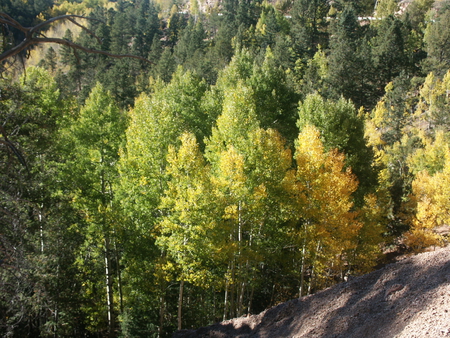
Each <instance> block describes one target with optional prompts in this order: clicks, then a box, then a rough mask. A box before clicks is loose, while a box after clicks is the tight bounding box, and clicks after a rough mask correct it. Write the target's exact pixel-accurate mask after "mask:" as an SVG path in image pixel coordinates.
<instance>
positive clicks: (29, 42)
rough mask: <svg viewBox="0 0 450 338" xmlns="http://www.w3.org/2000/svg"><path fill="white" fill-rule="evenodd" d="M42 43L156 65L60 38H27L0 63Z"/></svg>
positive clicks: (1, 59)
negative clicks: (31, 46)
mask: <svg viewBox="0 0 450 338" xmlns="http://www.w3.org/2000/svg"><path fill="white" fill-rule="evenodd" d="M41 43H57V44H60V45H65V46H68V47H71V48H73V49H78V50H81V51H83V52H86V53H91V54H101V55H106V56H109V57H112V58H116V59H123V58H132V59H137V60H141V61H145V62H147V63H150V64H154V63H153V62H151V61H150V60H147V59H146V58H143V57H141V56H137V55H131V54H112V53H109V52H105V51H102V50H98V49H92V48H86V47H83V46H81V45H79V44H77V43H74V42H72V41H68V40H64V39H59V38H26V39H25V40H23V41H22V42H21V43H20V44H19V45H17V46H16V47H14V48H11V49H10V50H7V51H6V52H4V53H3V54H0V62H1V61H3V60H6V59H7V58H9V57H11V56H14V55H16V54H18V53H20V52H21V51H23V50H24V49H26V48H27V47H28V46H30V45H36V44H41Z"/></svg>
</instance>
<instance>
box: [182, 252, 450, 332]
mask: <svg viewBox="0 0 450 338" xmlns="http://www.w3.org/2000/svg"><path fill="white" fill-rule="evenodd" d="M173 337H174V338H191V337H217V338H219V337H220V338H223V337H240V338H244V337H245V338H247V337H248V338H249V337H255V338H256V337H258V338H266V337H267V338H269V337H270V338H274V337H292V338H306V337H308V338H314V337H321V338H325V337H329V338H331V337H333V338H338V337H341V338H344V337H345V338H361V337H383V338H389V337H392V338H394V337H395V338H414V337H415V338H419V337H433V338H435V337H450V246H448V247H446V248H440V249H436V250H435V251H432V252H427V253H423V254H419V255H416V256H410V257H406V258H403V259H401V260H400V261H398V262H396V263H392V264H390V265H387V266H385V267H384V268H382V269H380V270H377V271H374V272H372V273H370V274H367V275H364V276H361V277H357V278H354V279H352V280H350V281H348V282H345V283H341V284H338V285H335V286H333V287H331V288H328V289H326V290H323V291H321V292H318V293H316V294H314V295H311V296H307V297H303V298H300V299H294V300H291V301H289V302H286V303H283V304H280V305H277V306H275V307H273V308H270V309H268V310H266V311H264V312H262V313H260V314H259V315H253V316H249V317H242V318H237V319H232V320H228V321H225V322H222V323H218V324H214V325H212V326H209V327H204V328H200V329H197V330H184V331H178V332H176V333H174V335H173Z"/></svg>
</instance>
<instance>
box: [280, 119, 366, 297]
mask: <svg viewBox="0 0 450 338" xmlns="http://www.w3.org/2000/svg"><path fill="white" fill-rule="evenodd" d="M294 158H295V160H296V164H297V166H296V169H292V170H291V171H290V172H289V173H288V175H287V177H286V179H285V181H284V186H285V189H286V191H287V193H288V194H289V197H290V199H291V201H292V204H291V208H292V210H291V213H292V221H293V222H292V227H291V230H290V231H291V232H290V234H291V236H292V238H294V239H295V243H296V245H297V247H298V257H299V261H300V267H299V271H298V273H299V291H298V294H299V296H302V295H304V294H306V292H307V291H306V290H307V289H306V283H307V280H306V277H307V273H306V270H307V268H308V267H309V268H310V269H311V271H310V273H309V280H308V282H309V283H308V284H309V286H308V288H309V290H311V289H314V288H315V287H317V286H318V285H320V284H322V283H325V284H326V282H327V278H331V277H332V275H333V274H336V275H338V276H343V275H345V274H346V271H344V269H345V267H344V266H345V264H344V263H345V258H344V257H345V256H346V253H347V252H349V251H351V250H352V249H354V248H355V247H356V238H357V235H358V231H359V229H360V228H361V223H360V222H359V221H358V220H357V218H356V213H355V212H354V211H353V205H354V204H353V197H352V194H353V193H354V192H355V191H356V189H357V186H358V182H357V180H356V178H355V176H354V175H353V174H352V172H351V169H350V168H347V169H344V168H345V156H344V155H343V154H341V153H339V152H338V151H337V150H336V149H332V150H330V151H326V150H325V148H324V145H323V143H322V141H321V140H320V132H319V131H318V130H317V129H316V128H315V127H313V126H305V127H304V129H303V131H302V132H301V133H300V135H299V137H298V139H297V142H296V152H295V155H294ZM329 269H331V270H329ZM330 271H332V272H331V275H330Z"/></svg>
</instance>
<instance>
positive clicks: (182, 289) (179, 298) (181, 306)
mask: <svg viewBox="0 0 450 338" xmlns="http://www.w3.org/2000/svg"><path fill="white" fill-rule="evenodd" d="M183 291H184V280H181V282H180V293H179V295H178V330H181V322H182V318H181V316H182V310H183Z"/></svg>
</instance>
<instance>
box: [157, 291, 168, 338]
mask: <svg viewBox="0 0 450 338" xmlns="http://www.w3.org/2000/svg"><path fill="white" fill-rule="evenodd" d="M165 311H166V310H165V297H164V288H162V294H161V297H159V327H158V338H160V337H161V336H162V332H163V326H164V313H165Z"/></svg>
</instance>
